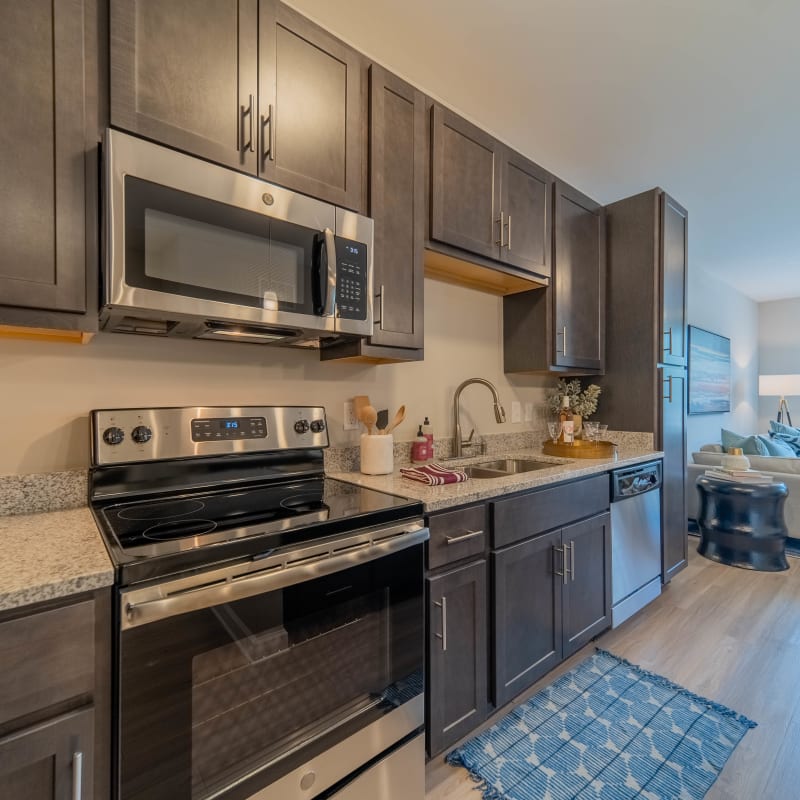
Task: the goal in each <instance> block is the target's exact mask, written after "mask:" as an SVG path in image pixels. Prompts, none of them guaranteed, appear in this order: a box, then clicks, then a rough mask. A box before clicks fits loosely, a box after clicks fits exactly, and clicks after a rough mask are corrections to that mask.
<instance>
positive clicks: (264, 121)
mask: <svg viewBox="0 0 800 800" xmlns="http://www.w3.org/2000/svg"><path fill="white" fill-rule="evenodd" d="M268 109H269V113H268V115H267V116H266V117H265V116H264V115H263V114H262V115H261V162H262V164H263V163H264V162H266V161H267V159H269V160H270V161H274V160H275V140H274V129H275V125H274V123H273V119H272V103H270V104H269V106H268ZM267 125H269V132H268V133H267V134H266V135H265V133H264V129H265V128H266V127H267Z"/></svg>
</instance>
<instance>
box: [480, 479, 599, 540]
mask: <svg viewBox="0 0 800 800" xmlns="http://www.w3.org/2000/svg"><path fill="white" fill-rule="evenodd" d="M608 480H609V479H608V474H607V473H603V474H602V475H594V476H592V477H591V478H585V479H583V480H579V481H573V482H571V483H563V484H561V485H559V486H553V487H552V488H549V489H537V490H536V491H533V492H530V493H528V494H523V495H518V496H517V497H511V498H509V499H508V500H497V501H495V502H493V503H491V507H492V547H493V548H495V549H497V548H499V547H505V546H506V545H508V544H513V543H514V542H519V541H521V540H522V539H527V538H528V537H529V536H534V535H536V534H537V533H544V532H545V531H549V530H553V529H554V528H560V527H561V526H562V525H567V524H569V523H571V522H575V521H577V520H579V519H583V518H584V517H590V516H593V515H594V514H599V513H601V512H603V511H607V510H608V507H609V484H608Z"/></svg>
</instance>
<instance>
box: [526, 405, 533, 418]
mask: <svg viewBox="0 0 800 800" xmlns="http://www.w3.org/2000/svg"><path fill="white" fill-rule="evenodd" d="M524 419H525V422H533V403H525V417H524Z"/></svg>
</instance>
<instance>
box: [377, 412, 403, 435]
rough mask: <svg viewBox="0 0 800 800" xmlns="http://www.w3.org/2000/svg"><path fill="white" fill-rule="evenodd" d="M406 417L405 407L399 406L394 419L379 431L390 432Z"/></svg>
mask: <svg viewBox="0 0 800 800" xmlns="http://www.w3.org/2000/svg"><path fill="white" fill-rule="evenodd" d="M405 418H406V407H405V406H400V408H398V409H397V413H396V414H395V415H394V419H393V420H392V421H391V422H390V423H389V424H388V425H387V426H386V427H385V428H384V429H383V430H382V431H381V433H391V432H392V431H393V430H394V429H395V428H396V427H397V426H398V425H399V424H400V423H401V422H402V421H403V420H404V419H405Z"/></svg>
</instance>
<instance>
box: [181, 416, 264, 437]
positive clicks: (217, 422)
mask: <svg viewBox="0 0 800 800" xmlns="http://www.w3.org/2000/svg"><path fill="white" fill-rule="evenodd" d="M266 438H267V421H266V419H264V417H210V418H208V419H193V420H192V441H193V442H220V441H225V440H230V439H266Z"/></svg>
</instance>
